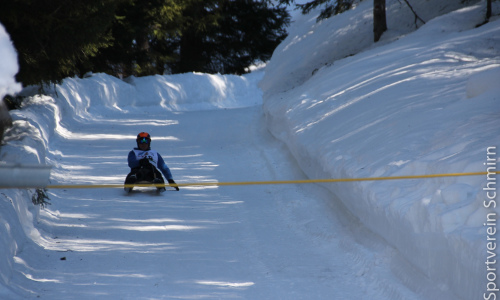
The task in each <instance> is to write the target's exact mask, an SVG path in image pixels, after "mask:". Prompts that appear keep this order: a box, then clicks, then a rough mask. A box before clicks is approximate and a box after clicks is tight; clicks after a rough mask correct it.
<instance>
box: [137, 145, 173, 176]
mask: <svg viewBox="0 0 500 300" xmlns="http://www.w3.org/2000/svg"><path fill="white" fill-rule="evenodd" d="M136 151H138V153H140V154H144V153H145V154H148V152H154V154H155V155H156V156H157V161H156V165H155V162H154V161H150V162H151V164H152V165H153V166H155V167H156V168H157V169H158V170H160V171H161V172H162V173H163V176H165V178H166V179H167V180H168V179H174V178H173V177H172V173H171V172H170V169H169V168H168V166H167V164H166V163H165V161H164V160H163V157H161V155H160V153H158V152H156V151H155V150H151V149H148V150H145V151H144V150H141V149H139V148H134V150H132V151H130V152H129V153H128V166H129V167H130V168H131V169H133V168H138V167H139V166H140V163H139V160H140V158H138V157H137V155H136Z"/></svg>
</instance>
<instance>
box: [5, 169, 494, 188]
mask: <svg viewBox="0 0 500 300" xmlns="http://www.w3.org/2000/svg"><path fill="white" fill-rule="evenodd" d="M493 174H500V171H495V172H467V173H443V174H427V175H406V176H387V177H364V178H329V179H304V180H279V181H239V182H192V183H177V184H176V185H177V186H178V187H186V186H236V185H269V184H304V183H328V182H353V181H377V180H404V179H426V178H438V177H458V176H478V175H493ZM153 186H154V187H165V186H167V187H168V186H170V185H169V184H134V185H131V184H126V185H125V184H67V185H48V186H47V187H46V188H48V189H96V188H124V187H153ZM172 186H175V185H172ZM1 188H4V187H1V186H0V189H1Z"/></svg>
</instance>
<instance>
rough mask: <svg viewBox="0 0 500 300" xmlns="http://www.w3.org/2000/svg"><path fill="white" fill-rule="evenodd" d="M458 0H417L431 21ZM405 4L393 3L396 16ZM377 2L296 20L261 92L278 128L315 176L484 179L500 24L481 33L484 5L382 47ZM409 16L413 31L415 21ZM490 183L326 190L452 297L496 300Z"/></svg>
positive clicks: (493, 135) (495, 143) (493, 152)
mask: <svg viewBox="0 0 500 300" xmlns="http://www.w3.org/2000/svg"><path fill="white" fill-rule="evenodd" d="M426 2H427V4H426ZM459 2H460V1H454V2H453V3H450V1H446V3H447V4H449V6H447V7H446V8H445V7H444V6H443V7H438V9H436V6H435V5H434V4H435V3H432V4H428V1H411V3H412V5H414V8H415V9H416V11H417V12H421V14H422V15H425V16H427V17H428V18H432V17H433V16H436V15H439V14H442V13H444V12H447V11H450V10H451V8H453V9H454V8H456V7H458V5H459V4H460V3H459ZM398 3H399V2H398V1H388V10H391V9H394V7H395V6H397V5H399V4H398ZM443 3H444V1H443ZM371 5H372V4H371V2H369V1H364V2H361V4H360V5H359V6H358V7H357V8H356V9H355V10H353V11H350V12H347V13H345V14H342V15H339V16H335V17H334V18H332V19H331V20H325V21H322V22H320V23H315V19H314V17H311V16H304V17H303V18H302V19H301V20H300V21H297V22H296V24H295V25H294V27H293V29H292V30H291V32H290V34H289V36H288V38H287V39H286V40H285V41H284V42H283V43H282V44H281V45H280V46H279V47H278V48H277V50H276V51H275V53H274V55H273V57H272V59H271V62H270V63H269V64H268V67H267V70H266V75H265V76H264V79H263V81H262V83H261V87H262V89H263V91H264V110H265V113H266V119H267V122H268V128H269V129H270V131H271V132H272V133H273V134H274V135H275V136H276V137H278V138H279V139H281V140H283V141H284V142H286V143H287V145H288V146H289V148H290V150H291V151H292V153H293V154H294V156H295V157H296V159H297V161H298V162H299V164H300V165H301V167H302V168H303V169H304V171H305V172H306V173H307V174H308V176H309V177H310V178H357V177H379V176H384V177H385V176H400V175H424V174H439V173H461V172H486V170H487V169H486V166H485V165H484V163H486V162H487V159H488V157H489V158H490V159H491V160H490V161H488V162H489V163H492V164H493V167H495V166H496V163H497V161H499V159H498V158H497V157H498V149H500V148H499V147H500V145H499V140H500V133H499V131H498V128H499V127H500V118H499V116H500V104H499V101H500V93H499V85H498V82H500V56H499V54H498V53H499V51H498V49H499V47H500V40H499V39H498V37H500V23H499V22H500V21H498V20H497V21H493V22H491V23H489V24H486V25H484V26H482V27H479V28H475V26H476V24H479V23H481V22H482V20H483V19H484V13H485V10H484V7H485V3H484V2H481V3H480V5H478V6H473V7H468V8H464V9H461V10H457V11H453V12H451V13H448V14H445V15H444V16H441V17H438V18H434V19H432V20H430V21H429V22H427V24H426V25H424V26H422V27H421V28H420V29H419V30H417V31H416V32H414V33H410V34H407V35H406V36H401V37H399V39H398V40H395V41H393V42H391V43H388V42H387V41H386V42H384V41H383V42H382V43H380V44H377V45H372V42H371V40H372V32H371V29H370V24H371V20H370V17H369V14H370V13H371V7H370V6H371ZM426 5H427V6H426ZM429 5H431V6H432V7H429ZM437 5H438V6H439V4H437ZM495 11H496V12H497V13H498V11H499V9H498V5H497V7H496V8H495ZM403 15H405V17H404V18H407V22H406V23H407V25H408V26H410V25H409V24H410V22H413V18H412V17H411V18H410V16H409V15H408V13H407V12H402V14H401V16H403ZM401 16H400V17H401ZM391 18H393V15H391V14H388V20H391ZM427 20H428V19H427ZM388 25H389V28H391V27H393V26H394V24H393V25H391V23H390V22H389V24H388ZM400 25H401V23H400ZM408 26H404V24H403V25H401V26H399V27H398V29H401V28H402V32H403V33H404V32H405V31H406V27H408ZM360 27H366V28H360ZM410 27H411V26H410ZM393 28H394V27H393ZM408 28H409V27H408ZM333 29H335V30H333ZM358 35H363V36H362V37H360V36H358ZM392 36H395V35H392ZM383 38H384V37H383ZM390 38H392V37H390ZM352 54H356V55H354V56H350V55H352ZM299 60H300V62H299ZM494 147H496V148H494ZM488 151H489V152H490V153H489V154H488ZM486 182H487V178H486V176H467V177H442V178H429V179H418V180H400V181H394V180H391V181H364V182H352V183H336V184H327V185H325V186H326V187H327V188H329V189H330V190H331V191H332V192H333V193H334V194H336V195H337V196H338V199H341V201H342V202H343V203H344V204H345V205H346V207H348V208H349V210H350V211H351V212H352V213H353V214H354V215H355V216H357V217H358V218H359V219H360V220H361V221H362V222H363V223H364V224H366V226H367V227H369V228H371V229H372V230H373V231H374V232H375V233H377V234H379V235H381V236H382V237H383V238H385V239H386V240H387V241H388V242H389V243H391V244H392V245H393V246H394V247H396V248H397V249H399V251H400V252H401V253H402V254H403V255H404V256H405V257H406V259H407V260H408V261H409V262H410V263H411V264H413V265H414V266H416V267H417V268H419V269H420V270H421V271H422V272H423V273H424V274H425V275H426V276H428V277H429V278H430V279H431V280H433V281H434V282H437V283H438V284H439V285H440V286H442V288H443V290H451V291H452V292H453V293H455V294H456V295H457V297H458V298H461V299H477V298H479V297H481V296H482V295H483V293H486V292H487V291H486V290H487V288H486V287H487V285H486V284H487V274H488V271H487V270H486V266H485V261H486V260H487V252H486V247H487V231H486V230H487V228H485V226H484V225H483V224H484V223H486V221H487V216H488V214H492V215H494V216H496V214H498V213H499V209H498V208H494V207H493V206H492V205H491V206H490V207H488V208H487V207H485V205H484V204H483V201H484V200H485V199H486V197H487V195H486V191H484V190H483V188H484V187H485V186H486ZM492 215H490V216H492ZM495 220H496V218H495ZM490 223H491V221H490ZM491 260H493V259H491ZM401 276H402V279H403V280H406V281H408V284H409V285H410V286H412V282H411V278H405V275H404V274H401ZM414 287H415V288H417V289H418V288H421V287H418V284H415V285H414Z"/></svg>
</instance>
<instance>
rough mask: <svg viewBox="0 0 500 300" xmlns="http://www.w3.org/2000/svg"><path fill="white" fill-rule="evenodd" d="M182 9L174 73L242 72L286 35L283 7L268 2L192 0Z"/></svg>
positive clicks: (266, 56)
mask: <svg viewBox="0 0 500 300" xmlns="http://www.w3.org/2000/svg"><path fill="white" fill-rule="evenodd" d="M190 4H191V5H190V6H187V7H186V8H185V10H184V14H183V15H184V18H185V19H184V20H185V22H184V23H183V24H184V26H183V28H182V31H181V37H180V43H179V60H178V61H177V62H176V63H174V64H172V70H173V72H174V73H182V72H189V71H199V72H207V73H236V74H242V73H244V72H245V68H246V67H248V66H249V65H250V64H252V63H253V62H255V61H256V60H262V61H266V60H268V59H270V57H271V55H272V52H273V51H274V49H275V48H276V46H277V45H278V44H279V43H280V42H281V41H282V40H283V39H284V38H285V37H286V30H285V27H286V26H287V25H288V24H289V22H290V17H289V15H288V12H287V11H286V9H285V8H284V7H273V6H271V5H269V3H268V1H250V0H212V1H207V0H203V1H197V0H193V1H191V3H190Z"/></svg>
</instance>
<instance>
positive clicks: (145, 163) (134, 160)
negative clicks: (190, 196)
mask: <svg viewBox="0 0 500 300" xmlns="http://www.w3.org/2000/svg"><path fill="white" fill-rule="evenodd" d="M136 142H137V148H134V149H133V150H131V151H130V152H129V154H128V166H129V167H130V173H129V174H128V175H127V178H126V179H125V184H133V183H136V182H142V181H146V182H151V183H165V181H164V180H163V177H162V176H161V173H163V176H165V178H166V179H167V181H168V183H169V184H170V185H171V186H173V187H175V189H176V190H177V191H178V190H179V186H177V184H176V183H175V181H174V179H173V177H172V173H171V172H170V169H169V168H168V166H167V164H166V163H165V161H164V160H163V158H162V157H161V155H160V153H158V152H156V151H155V150H152V149H151V136H150V135H149V133H147V132H141V133H139V134H138V135H137V139H136ZM158 170H160V171H161V173H160V171H158ZM158 189H159V190H161V191H164V190H165V188H158ZM125 190H127V191H131V190H132V188H130V187H128V188H127V187H125Z"/></svg>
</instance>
